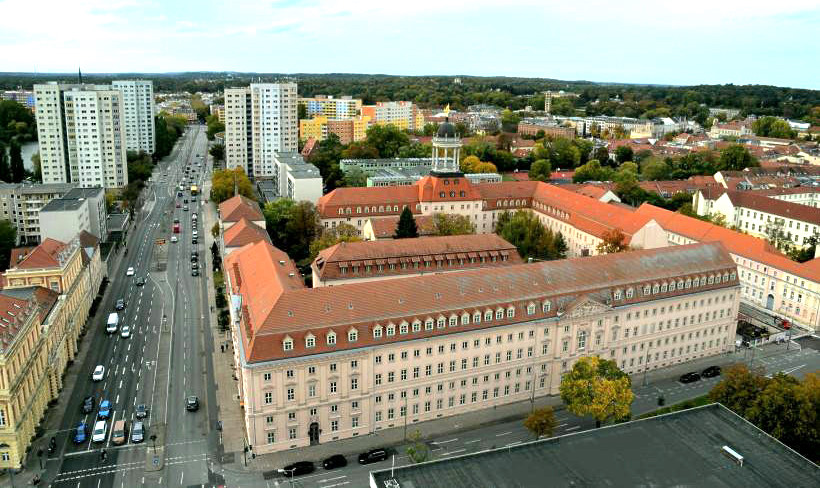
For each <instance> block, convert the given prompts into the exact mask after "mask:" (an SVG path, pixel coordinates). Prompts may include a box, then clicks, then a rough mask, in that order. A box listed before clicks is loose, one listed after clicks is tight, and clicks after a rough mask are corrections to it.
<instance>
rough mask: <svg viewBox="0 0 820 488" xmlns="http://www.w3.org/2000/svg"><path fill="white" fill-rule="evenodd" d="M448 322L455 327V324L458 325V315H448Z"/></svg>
mask: <svg viewBox="0 0 820 488" xmlns="http://www.w3.org/2000/svg"><path fill="white" fill-rule="evenodd" d="M448 322H449V324H448V325H449V326H450V327H455V326H456V325H458V317H456V316H455V315H450V320H449V321H448Z"/></svg>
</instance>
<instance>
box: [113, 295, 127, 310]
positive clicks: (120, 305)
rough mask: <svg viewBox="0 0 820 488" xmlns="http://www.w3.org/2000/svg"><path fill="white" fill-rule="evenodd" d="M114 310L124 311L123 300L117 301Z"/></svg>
mask: <svg viewBox="0 0 820 488" xmlns="http://www.w3.org/2000/svg"><path fill="white" fill-rule="evenodd" d="M114 308H115V309H117V310H122V309H124V308H125V300H123V299H122V298H118V299H117V304H116V305H114Z"/></svg>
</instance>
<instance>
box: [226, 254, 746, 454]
mask: <svg viewBox="0 0 820 488" xmlns="http://www.w3.org/2000/svg"><path fill="white" fill-rule="evenodd" d="M224 268H225V271H226V273H225V280H226V287H227V290H228V291H229V293H230V295H231V326H232V334H233V341H234V344H235V347H234V351H235V357H234V359H235V361H236V371H237V375H238V376H239V381H238V390H239V391H238V393H239V395H240V398H241V399H242V401H243V404H244V409H245V427H246V434H247V441H248V442H249V444H250V445H251V446H253V449H254V452H256V453H267V452H273V451H280V450H285V449H290V448H293V447H301V446H309V445H313V444H317V443H325V442H330V441H334V440H338V439H344V438H350V437H355V436H360V435H366V434H369V433H373V432H375V431H378V430H380V429H385V428H390V427H398V426H401V425H404V424H405V423H407V424H410V425H412V424H413V423H417V422H423V421H425V420H431V419H435V418H439V417H444V416H451V415H457V414H460V413H464V412H468V411H473V410H478V409H484V408H491V407H493V406H496V405H501V404H506V403H511V402H517V401H522V400H527V399H530V398H531V397H532V396H542V395H548V394H557V393H558V387H559V385H560V381H561V375H562V374H563V373H564V372H566V371H568V370H569V369H570V368H571V367H572V365H573V363H574V362H575V361H576V360H577V359H578V358H580V357H584V356H588V355H598V356H600V357H603V358H606V359H612V360H615V361H616V362H617V363H618V365H619V366H620V367H621V368H623V369H624V370H625V371H626V372H628V373H632V374H634V373H640V372H642V371H644V370H646V369H655V368H659V367H664V366H669V365H672V364H677V363H683V362H686V361H690V360H692V359H695V358H701V357H708V356H712V355H718V354H721V353H725V352H726V351H729V350H731V349H732V348H733V347H734V337H735V327H736V317H737V309H738V301H739V284H738V276H737V267H736V265H735V263H734V261H733V260H732V258H731V256H730V255H729V253H728V252H727V251H726V250H725V249H724V248H723V246H722V245H721V244H720V243H709V244H692V245H686V246H675V247H666V248H660V249H649V250H638V251H632V252H627V253H620V254H615V255H603V256H594V257H587V258H582V259H580V258H579V259H567V260H561V261H551V262H542V263H534V264H510V265H507V266H496V267H488V268H481V269H467V270H462V271H458V272H452V273H441V274H430V275H425V276H410V277H406V278H394V279H390V280H386V281H384V280H381V281H370V280H365V281H360V282H353V283H348V284H344V285H340V286H329V287H319V288H305V287H304V284H303V283H302V280H301V278H300V276H299V273H298V270H297V269H296V267H295V265H294V263H293V262H292V261H291V260H290V259H289V258H288V256H287V255H286V254H285V253H283V252H282V251H280V250H278V249H276V248H275V247H273V246H272V245H271V244H270V243H269V242H267V241H264V240H261V241H258V242H256V243H253V244H248V245H246V246H244V247H242V248H240V249H238V250H235V251H233V252H232V253H231V254H230V255H229V256H227V257H226V258H225V261H224Z"/></svg>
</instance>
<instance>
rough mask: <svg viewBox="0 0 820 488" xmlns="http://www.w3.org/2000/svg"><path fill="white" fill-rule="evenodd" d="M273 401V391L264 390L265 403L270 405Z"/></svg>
mask: <svg viewBox="0 0 820 488" xmlns="http://www.w3.org/2000/svg"><path fill="white" fill-rule="evenodd" d="M271 403H273V393H271V392H269V391H266V392H265V405H270V404H271Z"/></svg>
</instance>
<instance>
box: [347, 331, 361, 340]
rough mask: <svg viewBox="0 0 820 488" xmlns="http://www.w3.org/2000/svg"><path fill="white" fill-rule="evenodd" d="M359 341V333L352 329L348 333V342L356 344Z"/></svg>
mask: <svg viewBox="0 0 820 488" xmlns="http://www.w3.org/2000/svg"><path fill="white" fill-rule="evenodd" d="M357 340H359V332H358V331H357V330H356V329H351V330H349V331H348V332H347V342H356V341H357Z"/></svg>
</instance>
